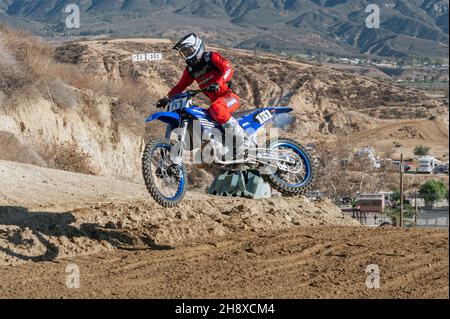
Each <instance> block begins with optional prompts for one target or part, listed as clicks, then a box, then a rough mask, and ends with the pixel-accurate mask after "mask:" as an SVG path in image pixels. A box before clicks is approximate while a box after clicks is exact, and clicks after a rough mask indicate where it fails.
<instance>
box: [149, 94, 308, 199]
mask: <svg viewBox="0 0 450 319" xmlns="http://www.w3.org/2000/svg"><path fill="white" fill-rule="evenodd" d="M204 91H205V90H191V91H186V92H184V93H181V94H178V95H176V96H175V97H173V98H172V99H171V100H170V101H169V103H168V106H167V112H157V113H155V114H153V115H151V116H150V117H149V118H147V119H146V122H147V123H149V122H152V121H155V120H158V121H161V122H163V123H165V124H167V126H166V132H165V137H164V138H157V139H153V140H151V141H149V142H148V143H147V145H146V147H145V151H144V154H143V158H142V172H143V177H144V181H145V184H146V186H147V189H148V191H149V192H150V194H151V196H152V197H153V198H154V199H155V200H156V201H157V202H158V203H159V204H160V205H162V206H164V207H174V206H176V205H178V204H179V203H180V202H181V201H182V199H183V197H184V195H185V193H186V189H187V180H188V178H187V173H186V166H185V163H184V160H183V153H184V152H185V151H190V152H195V151H197V154H198V151H199V149H202V150H203V153H202V154H205V149H207V150H208V151H207V152H206V153H207V155H208V159H209V162H208V163H209V164H210V165H214V166H217V167H219V168H221V169H227V170H245V169H251V170H258V171H259V172H260V173H261V176H263V178H264V180H266V181H267V182H269V183H270V184H271V185H272V187H274V188H275V189H276V190H278V191H280V192H281V193H283V194H285V195H291V196H292V195H298V194H302V193H304V192H305V191H306V190H307V188H308V186H309V185H311V183H312V180H313V177H314V168H313V165H312V162H311V159H310V156H309V154H308V153H307V152H306V151H305V150H304V148H303V147H302V145H300V144H299V143H297V142H296V141H293V140H291V139H287V138H275V139H265V140H264V141H263V145H262V146H260V145H259V144H261V143H259V144H255V147H254V148H252V149H249V150H246V151H245V154H241V155H240V156H236V155H235V153H234V152H235V151H236V150H235V149H231V150H228V151H227V154H223V150H220V151H219V150H218V149H217V145H223V143H224V140H223V139H222V138H221V137H217V135H218V134H211V131H212V130H215V131H216V132H219V133H224V134H223V135H222V134H219V135H220V136H224V135H225V132H224V129H223V128H222V126H221V125H220V124H218V123H216V122H215V121H214V120H212V119H211V117H210V116H209V114H208V111H207V110H206V109H204V108H200V107H198V106H196V105H193V102H192V100H193V98H194V97H195V96H197V95H198V94H200V93H202V92H204ZM291 111H292V108H289V107H268V108H258V109H253V110H247V111H241V112H237V113H234V114H233V116H234V117H235V118H236V119H237V120H238V121H239V124H240V125H241V127H242V128H244V130H245V131H246V133H247V134H248V135H249V136H251V138H254V139H255V140H256V139H257V138H258V137H259V136H260V135H261V134H260V133H261V132H263V131H264V132H265V131H266V129H267V128H268V127H269V124H270V123H273V121H274V118H275V117H276V116H278V115H279V114H282V113H288V112H291ZM173 136H175V138H172V137H173ZM196 141H200V142H199V143H197V144H199V145H197V147H196V146H195V144H196V143H195V142H196ZM230 152H231V154H232V155H231V156H230V154H229V153H230Z"/></svg>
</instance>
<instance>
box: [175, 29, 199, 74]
mask: <svg viewBox="0 0 450 319" xmlns="http://www.w3.org/2000/svg"><path fill="white" fill-rule="evenodd" d="M173 49H174V50H177V51H178V52H179V53H180V55H181V56H182V57H183V59H184V60H185V61H186V63H187V64H188V65H190V66H192V65H194V64H196V63H197V62H198V61H200V60H201V58H202V57H203V54H204V53H205V45H204V43H203V40H202V39H200V38H199V37H197V36H196V35H195V34H194V33H191V34H188V35H187V36H185V37H184V38H182V39H181V40H180V41H178V43H177V44H175V46H174V47H173Z"/></svg>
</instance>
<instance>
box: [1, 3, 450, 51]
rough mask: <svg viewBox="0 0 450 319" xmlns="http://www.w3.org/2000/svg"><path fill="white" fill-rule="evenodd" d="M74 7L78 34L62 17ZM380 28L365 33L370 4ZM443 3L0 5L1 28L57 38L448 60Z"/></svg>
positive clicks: (446, 26) (447, 8)
mask: <svg viewBox="0 0 450 319" xmlns="http://www.w3.org/2000/svg"><path fill="white" fill-rule="evenodd" d="M72 3H76V4H78V5H79V8H80V13H81V27H80V29H73V30H67V28H66V27H65V19H66V16H67V13H65V12H64V9H65V7H66V6H67V5H68V4H72ZM370 4H375V5H377V6H378V8H379V12H380V27H379V28H368V27H367V26H366V23H365V21H366V18H367V16H368V15H369V14H370V12H366V8H368V5H370ZM448 12H449V1H448V0H369V1H367V0H80V1H75V0H0V21H1V22H2V23H6V24H9V25H13V26H16V27H21V28H25V29H28V30H31V31H32V32H33V33H35V34H38V35H43V36H54V35H57V34H66V35H67V34H71V35H100V34H107V35H112V36H127V37H128V36H129V37H131V36H133V37H134V36H148V37H168V38H174V39H175V38H177V37H180V36H181V35H183V34H184V33H186V32H188V31H194V32H198V33H199V34H201V35H202V36H204V37H205V38H206V39H207V40H208V41H209V42H210V43H214V44H220V45H226V46H230V47H233V48H243V49H250V50H265V51H273V52H288V53H306V54H317V53H322V52H323V53H326V54H334V55H350V56H357V55H372V56H380V57H396V58H408V57H415V58H437V59H446V57H447V55H448V41H449V33H448V32H449V31H448V30H449V27H448Z"/></svg>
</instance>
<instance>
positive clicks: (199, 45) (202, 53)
mask: <svg viewBox="0 0 450 319" xmlns="http://www.w3.org/2000/svg"><path fill="white" fill-rule="evenodd" d="M173 49H174V50H177V51H178V52H179V53H180V55H181V56H182V57H183V59H184V60H185V61H186V68H185V70H184V72H183V76H182V77H181V80H180V81H179V82H178V84H177V85H176V86H175V87H174V88H173V89H172V90H170V92H169V93H168V94H167V96H166V97H164V98H162V99H160V100H159V101H158V103H157V105H156V106H157V107H158V108H162V107H165V106H166V105H167V104H168V102H169V100H170V99H171V98H173V97H174V96H175V95H177V94H179V93H182V92H183V91H184V90H185V89H186V88H187V87H189V86H190V85H191V84H192V83H193V82H194V81H196V82H197V84H198V86H199V87H200V89H206V92H205V94H206V95H207V96H208V98H209V99H210V100H211V106H210V107H209V109H208V113H209V115H210V116H211V118H212V119H214V120H215V121H216V122H218V123H219V124H221V125H222V126H223V127H224V129H227V130H228V131H229V132H232V134H233V135H234V136H235V138H236V144H237V146H238V153H239V150H240V149H245V148H246V147H248V146H249V143H250V139H249V137H248V135H247V134H246V133H245V131H244V130H243V128H242V127H241V126H240V125H239V123H238V121H237V120H236V119H235V118H234V117H233V116H232V114H233V113H234V112H236V111H237V110H238V109H239V101H240V99H239V96H237V95H236V94H235V93H234V92H233V91H232V90H231V88H230V84H231V77H232V76H233V73H234V71H233V68H232V66H231V64H230V62H229V61H228V60H226V59H225V58H224V57H222V56H221V55H220V54H219V53H217V52H213V51H206V50H205V45H204V42H203V40H202V39H200V38H199V37H198V36H196V35H195V34H194V33H191V34H188V35H187V36H185V37H183V38H182V39H181V40H180V41H178V43H177V44H176V45H175V46H174V47H173Z"/></svg>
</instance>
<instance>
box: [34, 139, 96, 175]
mask: <svg viewBox="0 0 450 319" xmlns="http://www.w3.org/2000/svg"><path fill="white" fill-rule="evenodd" d="M40 153H41V157H42V158H44V160H45V161H46V162H47V163H48V167H50V168H55V169H60V170H64V171H70V172H76V173H82V174H90V175H96V174H97V173H98V172H97V171H96V170H95V169H94V168H93V167H92V164H91V160H92V158H91V156H90V155H89V154H88V153H87V152H85V151H84V150H82V149H81V148H80V147H79V146H78V145H76V144H74V143H62V144H57V145H45V146H43V150H42V151H41V152H40Z"/></svg>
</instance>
